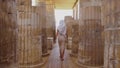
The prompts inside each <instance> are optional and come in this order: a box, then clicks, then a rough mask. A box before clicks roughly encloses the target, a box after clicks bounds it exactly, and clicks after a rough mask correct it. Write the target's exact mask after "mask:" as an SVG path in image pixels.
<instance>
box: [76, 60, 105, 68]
mask: <svg viewBox="0 0 120 68" xmlns="http://www.w3.org/2000/svg"><path fill="white" fill-rule="evenodd" d="M76 64H77V65H78V66H79V67H81V68H104V66H87V65H84V64H82V63H80V62H79V61H76Z"/></svg>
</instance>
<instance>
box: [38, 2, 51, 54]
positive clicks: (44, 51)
mask: <svg viewBox="0 0 120 68" xmlns="http://www.w3.org/2000/svg"><path fill="white" fill-rule="evenodd" d="M39 6H40V8H41V12H40V14H41V16H42V17H41V23H42V24H41V25H42V56H46V55H48V54H49V53H48V45H47V33H46V3H45V1H42V2H40V3H39Z"/></svg>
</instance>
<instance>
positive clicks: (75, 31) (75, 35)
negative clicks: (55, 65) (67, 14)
mask: <svg viewBox="0 0 120 68" xmlns="http://www.w3.org/2000/svg"><path fill="white" fill-rule="evenodd" d="M78 48H79V21H78V20H74V22H73V24H72V46H71V55H72V56H75V57H77V56H78Z"/></svg>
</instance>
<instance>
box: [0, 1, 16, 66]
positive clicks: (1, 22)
mask: <svg viewBox="0 0 120 68" xmlns="http://www.w3.org/2000/svg"><path fill="white" fill-rule="evenodd" d="M15 8H16V3H15V1H13V0H0V67H1V68H16V64H17V60H16V41H17V32H16V29H17V22H16V14H17V13H16V9H15Z"/></svg>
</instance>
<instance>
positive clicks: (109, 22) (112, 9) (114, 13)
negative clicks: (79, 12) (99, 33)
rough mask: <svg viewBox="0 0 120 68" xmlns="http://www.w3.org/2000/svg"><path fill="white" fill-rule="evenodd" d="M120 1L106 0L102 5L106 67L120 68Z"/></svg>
mask: <svg viewBox="0 0 120 68" xmlns="http://www.w3.org/2000/svg"><path fill="white" fill-rule="evenodd" d="M119 6H120V1H119V0H104V1H103V5H102V12H103V17H102V20H103V25H104V26H105V30H104V31H105V52H104V59H105V60H104V68H120V62H119V60H120V8H119Z"/></svg>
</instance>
